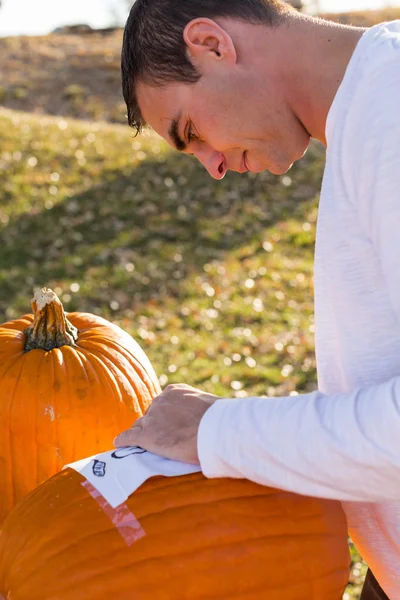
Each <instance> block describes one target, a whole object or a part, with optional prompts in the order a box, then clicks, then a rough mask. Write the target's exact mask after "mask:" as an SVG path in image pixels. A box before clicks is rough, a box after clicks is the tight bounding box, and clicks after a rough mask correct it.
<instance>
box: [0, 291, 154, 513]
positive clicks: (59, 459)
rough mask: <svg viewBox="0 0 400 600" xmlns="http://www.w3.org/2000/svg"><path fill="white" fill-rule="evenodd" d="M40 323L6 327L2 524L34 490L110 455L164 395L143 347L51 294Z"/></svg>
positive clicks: (43, 297) (40, 297)
mask: <svg viewBox="0 0 400 600" xmlns="http://www.w3.org/2000/svg"><path fill="white" fill-rule="evenodd" d="M32 307H33V313H34V314H33V315H25V316H23V317H21V318H19V319H17V320H15V321H11V322H9V323H4V324H3V325H0V390H1V396H0V440H1V443H0V523H1V522H2V520H3V519H4V517H5V516H6V514H7V513H8V512H9V511H10V509H11V508H12V507H13V506H14V504H15V503H17V502H19V501H20V500H21V499H22V498H23V497H24V496H25V495H26V494H27V493H28V492H29V491H30V490H32V489H33V488H35V487H36V486H37V485H38V484H40V483H41V482H43V481H45V480H46V479H48V478H49V477H51V476H52V475H54V474H55V473H57V472H58V471H59V470H60V469H62V467H63V466H64V465H65V464H67V463H69V462H73V461H75V460H78V459H80V458H84V457H85V456H90V455H92V454H96V453H98V452H102V451H105V450H107V449H108V448H109V447H110V444H112V440H113V438H114V436H115V435H117V434H118V433H119V432H120V431H122V430H124V429H126V428H128V427H130V426H131V425H132V423H133V421H134V420H135V419H136V418H138V417H140V416H142V414H143V413H144V411H145V410H146V409H147V407H148V406H149V405H150V402H151V400H152V399H153V398H154V397H155V396H156V395H157V394H159V393H160V391H161V389H160V386H159V382H158V379H157V377H156V374H155V372H154V369H153V367H152V365H151V363H150V361H149V359H148V358H147V356H146V354H145V353H144V351H143V350H142V349H141V347H140V346H139V345H138V344H137V342H135V340H133V338H132V337H131V336H129V335H128V334H127V333H126V332H124V331H123V330H122V329H120V328H119V327H117V326H116V325H113V324H111V323H109V322H108V321H107V320H105V319H103V318H101V317H98V316H95V315H92V314H86V313H70V314H68V315H65V313H64V310H63V307H62V304H61V302H60V300H59V299H58V297H57V296H56V294H55V293H54V292H53V291H52V290H49V289H43V290H41V291H39V292H37V293H36V294H35V297H34V299H33V300H32Z"/></svg>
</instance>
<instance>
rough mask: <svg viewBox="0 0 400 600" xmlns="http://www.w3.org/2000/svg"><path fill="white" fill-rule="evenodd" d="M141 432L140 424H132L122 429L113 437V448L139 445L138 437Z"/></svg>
mask: <svg viewBox="0 0 400 600" xmlns="http://www.w3.org/2000/svg"><path fill="white" fill-rule="evenodd" d="M141 432H142V427H141V425H136V424H135V425H134V426H133V427H131V428H130V429H127V430H126V431H122V432H121V433H120V434H119V435H117V437H116V438H115V439H114V446H115V448H122V447H124V446H139V443H138V442H139V438H140V434H141Z"/></svg>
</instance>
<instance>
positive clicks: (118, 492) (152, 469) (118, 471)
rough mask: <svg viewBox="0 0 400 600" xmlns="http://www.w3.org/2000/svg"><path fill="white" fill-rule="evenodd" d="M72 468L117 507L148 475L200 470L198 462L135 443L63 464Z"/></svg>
mask: <svg viewBox="0 0 400 600" xmlns="http://www.w3.org/2000/svg"><path fill="white" fill-rule="evenodd" d="M67 467H70V468H71V469H75V471H77V472H78V473H80V474H81V475H82V476H83V477H85V478H86V479H87V480H88V481H90V483H91V484H92V485H93V486H94V487H95V488H96V489H97V490H98V491H99V492H100V494H101V495H102V496H103V497H104V498H105V499H106V500H107V502H108V503H109V504H110V505H111V506H112V507H113V508H116V507H117V506H119V505H120V504H122V503H123V502H125V500H127V498H128V497H129V496H130V495H131V494H133V492H134V491H135V490H137V488H138V487H139V486H141V485H142V483H144V482H145V481H146V480H147V479H149V478H150V477H154V476H155V475H164V476H165V477H176V476H178V475H188V474H189V473H199V472H200V471H201V468H200V465H190V464H187V463H181V462H178V461H175V460H168V459H167V458H162V457H161V456H157V455H156V454H152V453H151V452H147V451H146V450H143V449H142V448H139V447H137V446H130V447H126V448H118V449H117V450H111V451H110V452H103V453H102V454H96V455H95V456H90V457H89V458H84V459H83V460H79V461H77V462H75V463H71V464H69V465H66V466H65V467H64V468H65V469H66V468H67Z"/></svg>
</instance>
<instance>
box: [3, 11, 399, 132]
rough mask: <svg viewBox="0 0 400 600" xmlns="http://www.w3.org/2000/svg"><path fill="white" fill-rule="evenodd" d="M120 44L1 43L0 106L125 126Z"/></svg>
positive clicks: (109, 36)
mask: <svg viewBox="0 0 400 600" xmlns="http://www.w3.org/2000/svg"><path fill="white" fill-rule="evenodd" d="M321 16H322V17H324V18H328V19H331V20H334V21H338V22H341V23H346V24H353V25H359V26H363V27H369V26H371V25H374V24H375V23H379V22H381V21H386V20H391V19H396V18H400V9H399V8H397V9H396V8H388V9H385V10H381V11H364V12H352V13H344V14H327V15H321ZM121 43H122V30H117V31H114V32H113V31H112V32H109V33H108V32H107V33H101V32H97V33H93V32H91V33H88V34H81V35H73V34H72V35H71V34H70V35H65V34H64V35H60V34H52V35H48V36H42V37H27V36H22V37H11V38H3V39H1V38H0V54H1V57H2V61H1V67H0V74H1V77H0V106H5V107H8V108H12V109H15V110H23V111H26V112H31V113H37V114H49V115H64V116H69V117H75V118H82V119H89V120H90V119H92V120H96V121H97V120H106V121H111V122H115V123H125V122H126V117H125V114H126V109H125V104H124V102H123V99H122V94H121V89H120V88H121V84H120V52H121ZM27 73H29V77H28V78H27V76H26V74H27Z"/></svg>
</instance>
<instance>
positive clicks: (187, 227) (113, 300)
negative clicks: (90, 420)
mask: <svg viewBox="0 0 400 600" xmlns="http://www.w3.org/2000/svg"><path fill="white" fill-rule="evenodd" d="M0 145H1V153H0V177H1V187H0V284H1V285H0V321H5V320H9V319H12V318H14V317H17V316H19V315H20V314H23V313H25V312H29V311H30V298H31V297H32V292H33V289H34V288H38V287H42V286H48V287H51V288H52V289H54V290H55V291H56V292H57V293H58V294H59V296H60V297H61V299H62V301H63V303H64V305H65V308H66V310H69V311H72V310H80V311H89V312H93V313H96V314H101V315H102V316H105V317H107V318H109V319H110V320H112V321H114V322H116V323H118V324H119V325H121V326H122V327H123V328H124V329H126V330H127V331H129V332H130V333H131V334H132V335H133V337H134V338H135V339H137V340H138V341H139V342H140V344H141V345H142V347H143V348H144V349H145V351H146V352H147V354H148V355H149V357H150V359H151V360H152V362H153V364H154V366H155V369H156V371H157V374H158V375H159V377H160V380H161V383H162V385H166V384H167V383H171V382H182V381H183V382H187V383H190V384H192V385H194V386H197V387H201V388H203V389H204V390H207V391H210V392H213V393H215V394H218V395H221V396H224V397H244V396H246V395H270V396H271V395H285V394H295V393H299V392H300V393H301V392H307V391H310V390H312V389H314V388H315V386H316V371H315V358H314V340H313V333H314V325H313V321H314V319H313V280H312V263H313V251H314V240H315V221H316V217H317V203H318V189H319V187H320V183H321V176H322V170H323V165H324V150H323V148H322V147H321V146H319V145H317V144H314V145H312V147H311V148H310V150H309V152H308V153H307V155H306V156H305V158H304V159H303V160H302V161H301V163H299V164H298V165H296V166H295V167H294V168H293V169H292V171H290V173H289V174H288V175H286V176H284V177H274V176H272V175H269V174H267V173H265V174H262V175H258V176H256V177H254V176H252V175H251V174H247V175H242V176H240V175H238V174H229V175H228V176H227V177H226V178H225V179H224V180H223V181H222V182H215V181H213V180H212V179H211V178H209V176H208V175H207V174H206V172H205V171H204V170H203V168H202V167H201V166H200V165H198V164H197V163H196V162H195V161H194V160H193V159H191V158H189V157H185V156H180V155H178V154H177V153H171V152H170V151H169V150H168V149H167V147H166V146H165V144H164V143H162V142H160V140H159V139H158V138H156V137H155V136H153V135H147V136H145V137H142V138H140V139H133V138H132V134H131V132H130V131H129V130H128V128H126V127H123V126H120V125H111V124H107V123H88V122H83V121H72V120H65V119H64V118H60V117H57V118H49V117H34V116H31V115H28V114H23V113H17V112H14V111H10V110H6V109H2V110H0ZM364 571H365V565H361V563H360V558H359V556H358V555H357V554H356V553H355V551H354V563H353V571H352V578H351V584H350V586H349V590H348V598H353V599H355V598H357V597H358V595H357V594H358V591H359V589H360V584H361V581H362V575H363V572H364Z"/></svg>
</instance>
